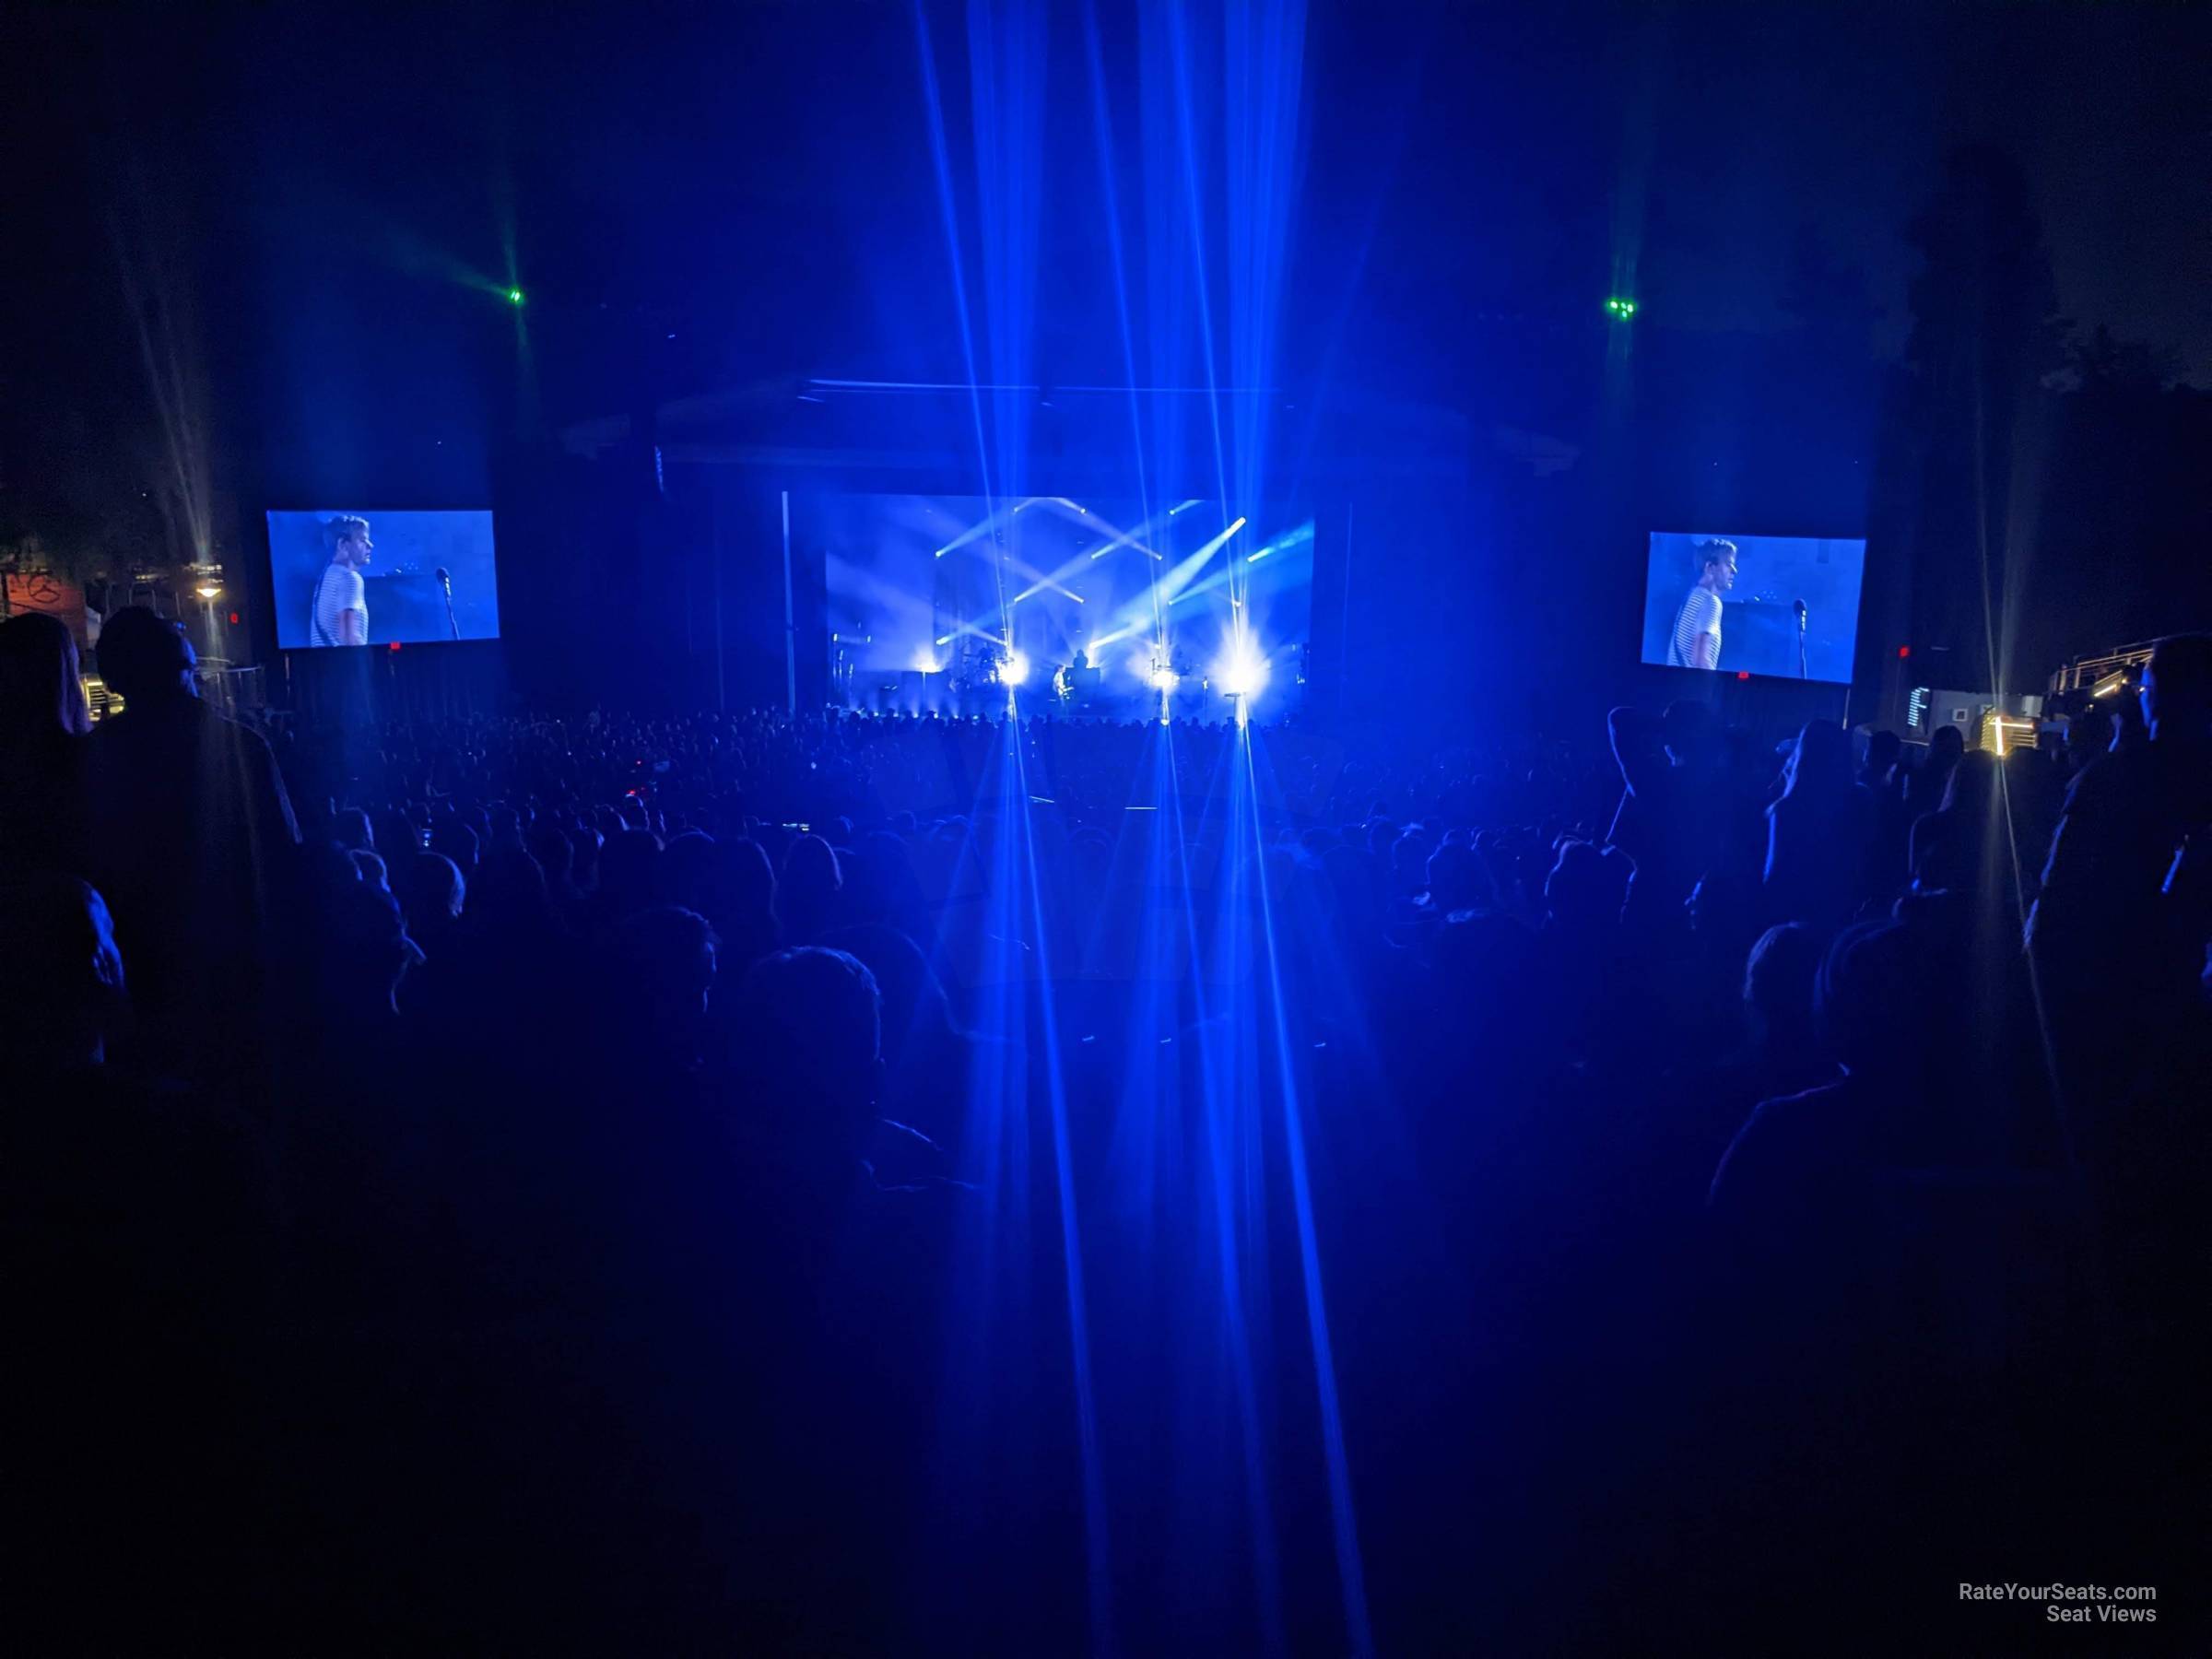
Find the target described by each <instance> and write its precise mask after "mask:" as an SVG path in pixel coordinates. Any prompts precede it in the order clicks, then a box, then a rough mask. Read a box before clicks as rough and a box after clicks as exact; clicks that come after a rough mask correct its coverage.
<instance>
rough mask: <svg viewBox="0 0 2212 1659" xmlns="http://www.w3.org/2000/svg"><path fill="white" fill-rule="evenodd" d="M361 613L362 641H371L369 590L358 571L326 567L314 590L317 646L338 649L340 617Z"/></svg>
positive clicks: (344, 567)
mask: <svg viewBox="0 0 2212 1659" xmlns="http://www.w3.org/2000/svg"><path fill="white" fill-rule="evenodd" d="M349 610H352V611H359V612H360V613H361V641H362V643H364V644H366V643H367V642H368V640H369V587H368V584H367V583H366V582H363V581H362V580H361V573H360V572H359V571H356V570H351V569H348V568H347V566H345V565H342V564H335V563H334V564H328V565H325V566H324V567H323V580H322V581H321V582H318V583H317V584H316V587H315V631H314V641H315V643H316V644H318V645H335V644H337V643H339V642H340V639H341V636H340V634H339V632H338V614H339V613H340V612H341V611H349Z"/></svg>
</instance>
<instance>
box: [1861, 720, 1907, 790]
mask: <svg viewBox="0 0 2212 1659" xmlns="http://www.w3.org/2000/svg"><path fill="white" fill-rule="evenodd" d="M1904 747H1905V746H1904V740H1903V739H1902V738H1900V737H1899V736H1898V735H1897V734H1896V733H1895V732H1875V733H1872V734H1870V735H1868V737H1867V739H1866V774H1867V776H1868V777H1870V778H1874V779H1876V780H1877V781H1878V780H1881V779H1885V778H1887V777H1888V775H1889V773H1890V772H1891V771H1894V770H1895V768H1896V766H1897V762H1898V757H1899V756H1900V755H1901V754H1903V753H1904Z"/></svg>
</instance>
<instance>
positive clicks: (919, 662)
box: [914, 641, 943, 674]
mask: <svg viewBox="0 0 2212 1659" xmlns="http://www.w3.org/2000/svg"><path fill="white" fill-rule="evenodd" d="M938 642H939V643H940V644H942V643H943V641H938ZM914 668H915V670H916V671H917V672H918V673H922V674H935V673H936V671H937V653H935V652H934V651H932V650H931V649H930V648H929V647H928V646H926V645H917V646H915V647H914Z"/></svg>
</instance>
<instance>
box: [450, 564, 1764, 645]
mask: <svg viewBox="0 0 2212 1659" xmlns="http://www.w3.org/2000/svg"><path fill="white" fill-rule="evenodd" d="M430 574H431V575H432V576H434V577H436V578H437V581H438V585H439V586H440V587H441V588H442V589H444V590H445V625H446V627H447V628H448V629H452V631H453V638H454V639H456V640H458V639H459V638H460V637H461V622H460V619H459V618H456V617H455V616H454V615H453V576H452V574H451V573H450V572H449V571H447V570H446V568H445V567H444V566H443V565H440V566H439V567H438V568H437V569H436V570H435V571H431V572H430ZM1797 608H1798V609H1799V610H1803V609H1804V608H1805V606H1802V605H1800V606H1798V607H1797ZM1800 620H1802V618H1800Z"/></svg>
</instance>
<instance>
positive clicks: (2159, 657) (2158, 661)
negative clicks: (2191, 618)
mask: <svg viewBox="0 0 2212 1659" xmlns="http://www.w3.org/2000/svg"><path fill="white" fill-rule="evenodd" d="M2139 695H2140V696H2141V698H2142V702H2143V723H2144V724H2145V725H2147V726H2148V727H2149V728H2150V735H2151V737H2152V739H2153V740H2154V741H2156V742H2159V743H2164V742H2166V741H2168V740H2169V739H2170V738H2175V737H2178V738H2181V739H2183V741H2185V742H2188V743H2192V744H2201V743H2203V742H2204V741H2206V737H2207V735H2212V634H2172V635H2170V636H2168V637H2167V638H2165V639H2163V640H2160V641H2159V642H2158V643H2157V644H2156V645H2155V646H2153V647H2152V648H2151V653H2150V661H2149V662H2147V663H2146V664H2145V665H2143V688H2142V690H2141V692H2140V694H2139Z"/></svg>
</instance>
